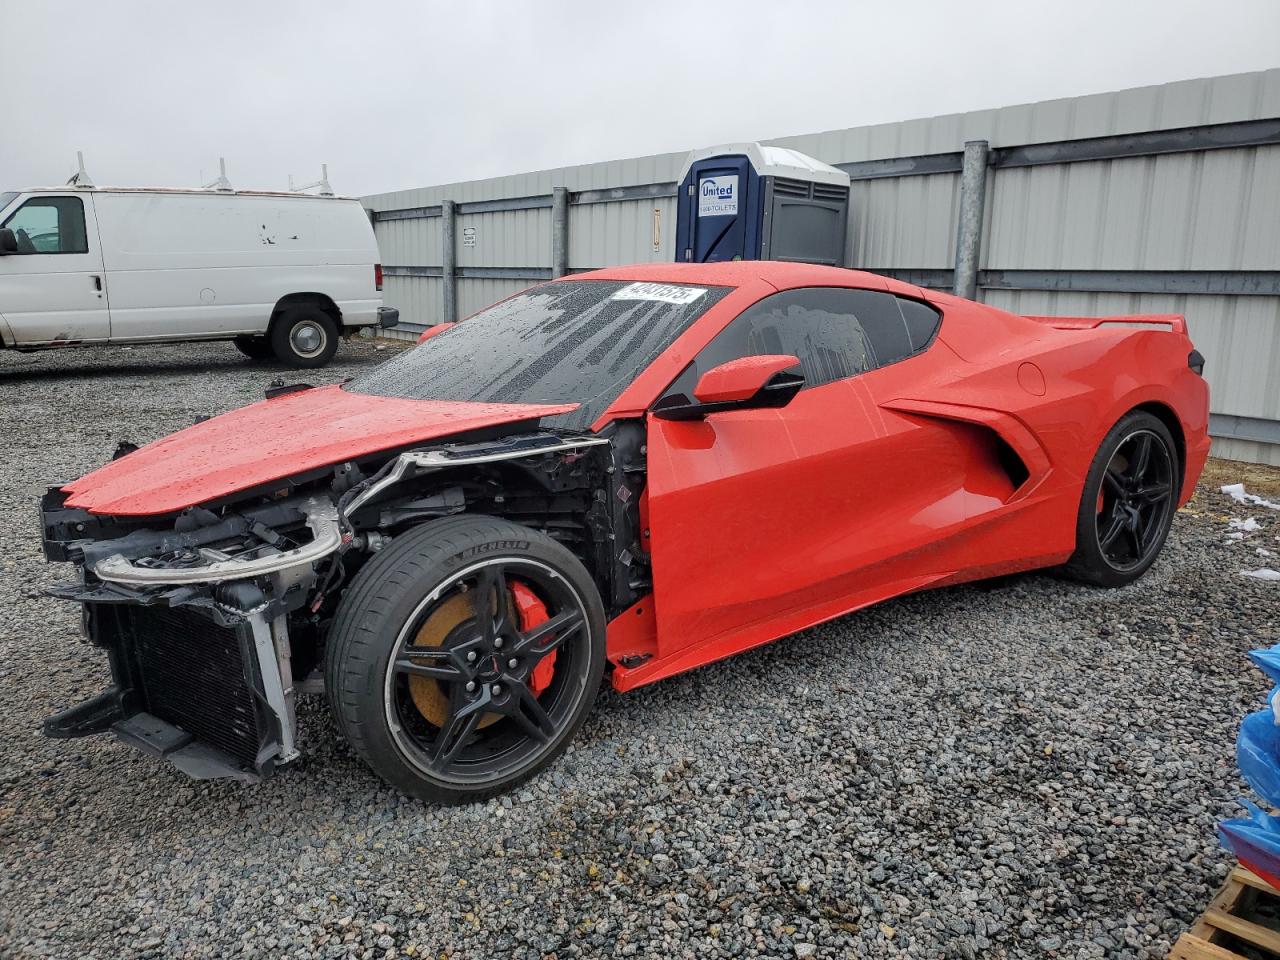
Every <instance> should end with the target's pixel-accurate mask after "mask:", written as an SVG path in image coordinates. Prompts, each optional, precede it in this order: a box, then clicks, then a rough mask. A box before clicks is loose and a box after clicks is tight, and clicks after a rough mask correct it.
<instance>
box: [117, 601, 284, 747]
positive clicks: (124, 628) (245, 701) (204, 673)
mask: <svg viewBox="0 0 1280 960" xmlns="http://www.w3.org/2000/svg"><path fill="white" fill-rule="evenodd" d="M117 614H118V616H119V625H120V631H121V637H120V640H121V641H123V644H124V646H125V648H126V649H127V650H128V651H129V659H130V660H131V661H132V665H133V668H134V679H135V682H136V689H137V692H138V693H139V694H140V697H141V700H142V701H143V703H144V704H145V709H146V710H147V712H149V713H151V714H152V715H153V716H156V717H159V718H160V719H161V720H164V721H166V722H168V723H171V724H173V725H174V726H176V727H180V728H181V729H183V730H185V731H187V733H190V734H191V735H192V736H193V737H195V738H196V739H197V740H200V741H203V742H204V743H206V744H208V745H209V746H211V747H214V748H216V749H218V750H221V751H222V752H223V753H225V754H227V755H228V756H230V757H232V758H233V759H234V760H236V761H238V762H239V763H241V764H243V765H244V767H245V768H246V769H254V768H255V767H256V766H257V757H258V753H259V751H260V750H261V748H262V746H263V744H264V742H265V741H266V737H267V731H268V730H269V729H270V727H269V726H268V724H267V722H266V721H267V717H268V712H267V710H266V709H265V707H264V706H263V705H262V704H261V703H260V702H259V701H258V700H257V699H256V698H255V697H254V695H253V692H252V688H251V687H250V678H251V677H253V676H256V667H255V664H254V661H252V660H251V659H249V658H251V657H252V653H251V650H252V647H251V645H250V644H249V641H248V639H247V637H245V638H243V639H242V637H241V634H240V632H238V631H236V630H230V629H227V628H224V627H219V626H218V625H217V624H215V623H213V622H212V621H211V620H209V619H208V618H206V617H203V616H200V615H199V614H197V613H189V612H185V611H182V610H172V609H169V608H165V607H140V606H131V605H129V606H123V605H122V606H121V607H118V608H117ZM242 629H245V630H247V628H242ZM246 668H248V669H246Z"/></svg>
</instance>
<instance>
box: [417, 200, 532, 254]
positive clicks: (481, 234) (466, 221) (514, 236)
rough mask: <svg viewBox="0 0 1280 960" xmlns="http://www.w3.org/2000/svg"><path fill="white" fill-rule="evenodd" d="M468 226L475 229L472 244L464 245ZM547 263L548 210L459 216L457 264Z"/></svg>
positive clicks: (508, 211)
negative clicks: (469, 245)
mask: <svg viewBox="0 0 1280 960" xmlns="http://www.w3.org/2000/svg"><path fill="white" fill-rule="evenodd" d="M548 192H549V191H548ZM468 229H474V230H475V235H474V240H475V246H473V247H468V246H467V245H466V231H467V230H468ZM436 262H439V261H436ZM550 263H551V210H550V209H539V210H506V211H502V212H499V213H475V214H464V215H461V216H459V217H458V266H459V267H542V266H547V265H548V264H550Z"/></svg>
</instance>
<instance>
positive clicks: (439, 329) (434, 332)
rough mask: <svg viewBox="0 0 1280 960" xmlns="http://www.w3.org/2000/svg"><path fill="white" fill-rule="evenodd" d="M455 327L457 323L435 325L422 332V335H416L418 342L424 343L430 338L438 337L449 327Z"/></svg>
mask: <svg viewBox="0 0 1280 960" xmlns="http://www.w3.org/2000/svg"><path fill="white" fill-rule="evenodd" d="M456 326H457V323H437V324H436V325H435V326H432V327H427V329H425V330H423V331H422V333H421V334H419V335H418V342H419V343H426V342H427V341H428V340H430V339H431V338H432V337H435V336H438V335H439V334H442V333H444V332H445V331H446V330H448V329H449V328H450V327H456Z"/></svg>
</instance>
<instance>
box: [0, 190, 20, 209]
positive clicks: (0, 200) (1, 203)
mask: <svg viewBox="0 0 1280 960" xmlns="http://www.w3.org/2000/svg"><path fill="white" fill-rule="evenodd" d="M16 196H17V194H16V193H14V192H12V191H3V192H0V210H3V209H4V208H5V207H7V206H8V205H9V204H11V203H13V198H14V197H16Z"/></svg>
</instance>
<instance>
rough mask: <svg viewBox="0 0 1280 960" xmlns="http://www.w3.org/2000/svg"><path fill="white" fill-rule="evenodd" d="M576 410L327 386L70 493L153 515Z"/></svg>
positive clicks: (74, 503) (104, 472)
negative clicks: (455, 436) (442, 440)
mask: <svg viewBox="0 0 1280 960" xmlns="http://www.w3.org/2000/svg"><path fill="white" fill-rule="evenodd" d="M575 409H577V404H574V403H569V404H558V405H554V406H552V405H538V404H519V403H517V404H507V403H501V404H499V403H455V402H449V401H426V400H397V399H393V398H388V397H373V396H366V395H364V394H359V393H352V392H350V391H348V390H343V389H342V388H341V387H338V386H332V387H320V388H317V389H314V390H302V391H299V392H298V393H290V394H285V395H284V396H281V397H276V398H275V399H273V400H261V401H259V402H258V403H254V404H250V405H249V406H247V407H242V408H240V409H239V410H232V411H231V412H229V413H224V414H222V415H221V416H219V417H214V418H212V419H210V420H205V421H204V422H202V423H197V424H195V425H194V426H191V427H187V429H185V430H179V431H178V432H177V433H175V434H172V435H171V436H168V437H165V438H164V439H162V440H157V441H156V442H155V443H150V444H147V446H145V447H142V448H141V449H139V450H135V451H134V452H133V453H131V454H129V455H128V456H126V457H122V458H120V459H119V460H113V461H112V462H111V463H108V464H107V465H106V466H104V467H100V468H99V469H97V470H95V471H93V472H92V473H89V474H86V475H85V476H83V477H81V478H80V479H79V480H76V481H74V482H72V483H69V484H67V485H66V486H65V487H63V488H62V489H63V490H64V491H66V492H67V493H69V494H70V497H68V499H67V506H70V507H80V508H82V509H86V510H89V511H90V512H92V513H100V514H110V515H113V516H125V517H127V516H151V515H156V514H165V513H173V512H176V511H178V510H183V509H185V508H186V507H191V506H195V505H196V504H200V503H207V502H209V501H211V500H218V499H221V498H223V497H228V496H231V495H232V494H234V493H237V492H239V491H242V490H250V489H253V488H255V487H259V486H262V485H263V484H268V483H271V482H273V481H276V480H283V479H285V478H286V477H291V476H295V475H297V474H299V473H304V472H306V471H307V470H312V469H315V468H318V467H325V466H328V465H330V464H335V463H342V462H344V461H346V460H355V459H358V458H360V457H364V456H367V455H369V454H371V453H377V452H378V451H380V450H392V449H395V448H398V447H404V446H407V445H409V444H413V443H419V442H421V441H424V440H432V439H436V438H440V437H447V436H450V435H451V434H458V433H465V432H468V431H471V430H479V429H482V428H484V427H493V426H499V425H501V424H506V423H516V422H520V421H526V420H536V419H538V418H539V417H545V416H551V415H552V414H557V413H568V412H570V411H572V410H575Z"/></svg>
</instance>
